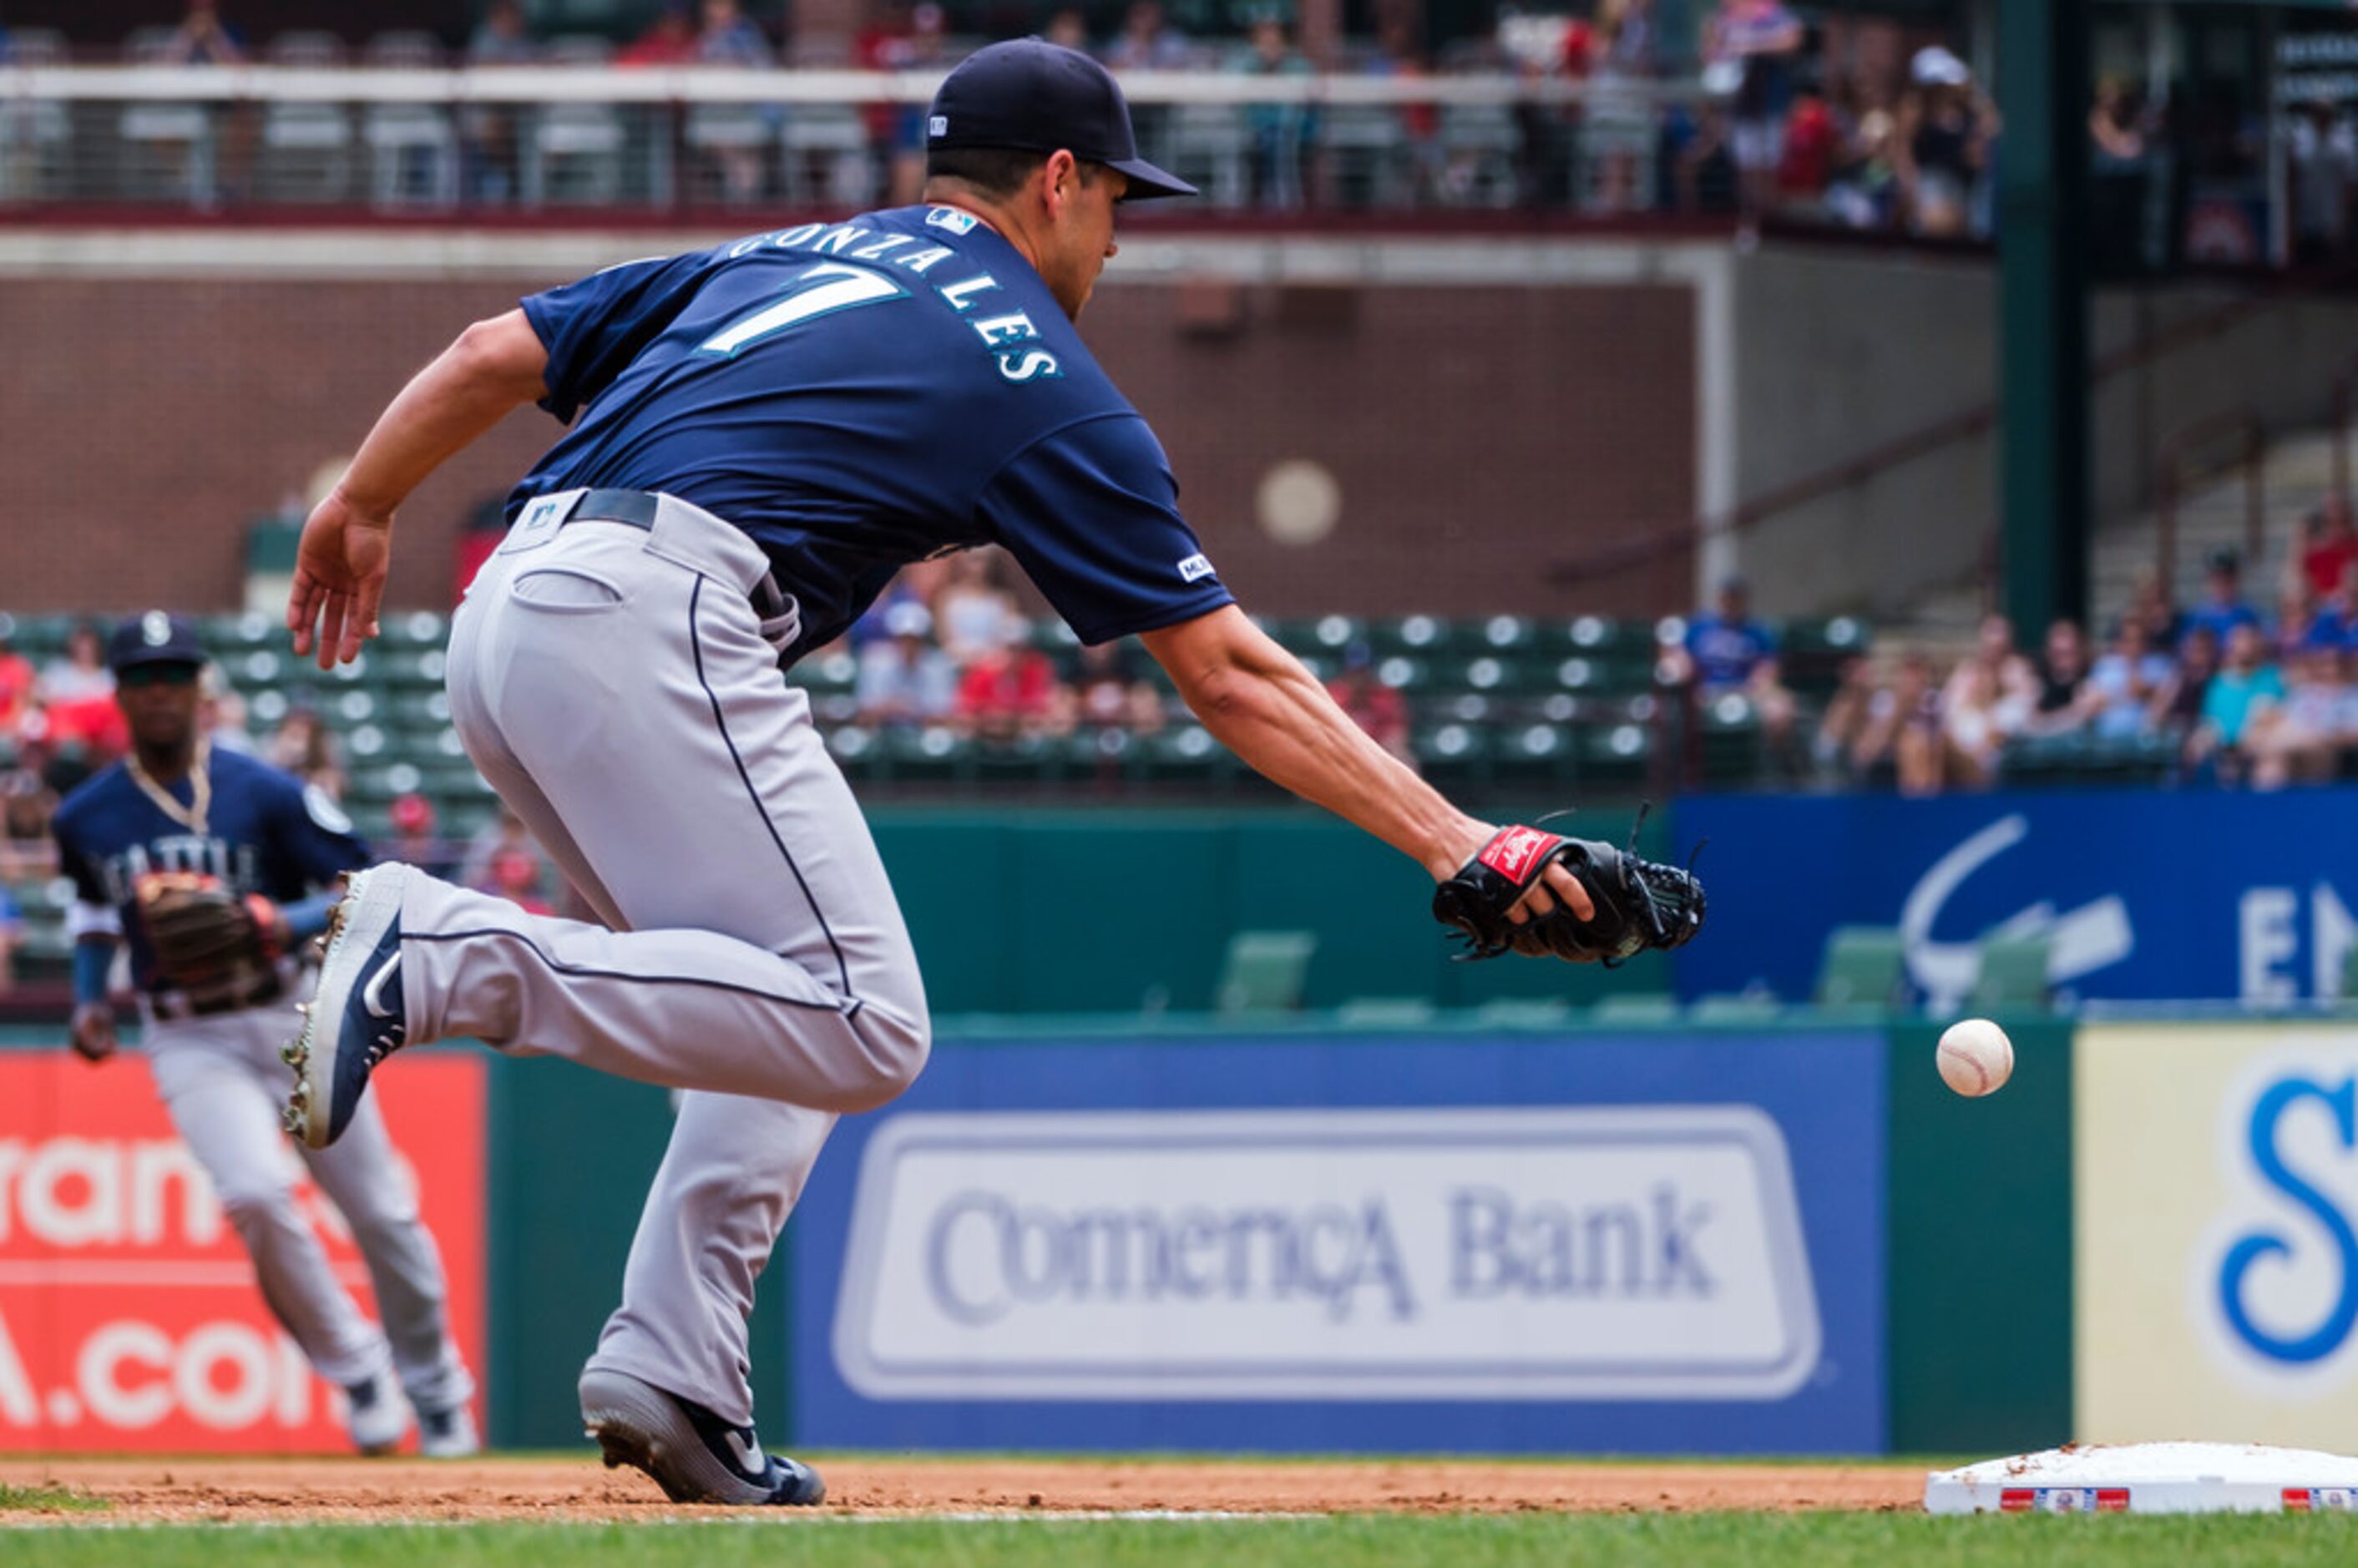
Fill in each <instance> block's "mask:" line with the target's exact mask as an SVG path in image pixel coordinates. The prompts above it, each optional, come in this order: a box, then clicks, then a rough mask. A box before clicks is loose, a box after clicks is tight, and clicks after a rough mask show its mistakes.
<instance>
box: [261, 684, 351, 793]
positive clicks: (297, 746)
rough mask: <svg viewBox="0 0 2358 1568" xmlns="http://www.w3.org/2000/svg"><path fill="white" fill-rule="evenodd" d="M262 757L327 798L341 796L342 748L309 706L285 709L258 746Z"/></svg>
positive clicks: (342, 787) (342, 781)
mask: <svg viewBox="0 0 2358 1568" xmlns="http://www.w3.org/2000/svg"><path fill="white" fill-rule="evenodd" d="M262 757H263V761H265V762H268V763H269V764H270V765H271V766H272V767H275V768H283V769H284V770H286V771H287V773H293V774H294V775H295V776H296V777H297V778H298V779H301V780H302V781H303V782H304V783H305V784H309V785H312V786H314V787H315V788H317V789H318V790H319V793H320V794H322V795H326V796H327V797H328V798H329V799H330V800H341V799H342V798H343V796H344V760H343V749H342V748H341V746H339V745H338V744H337V742H336V737H335V733H334V731H332V730H330V729H329V728H328V727H327V725H325V724H324V723H322V722H320V719H319V715H318V714H317V713H314V712H313V711H312V710H311V709H310V708H305V707H302V706H300V705H297V706H296V707H293V708H288V709H287V717H286V718H285V719H281V720H279V723H278V730H277V733H276V734H274V735H272V736H271V737H270V739H269V741H267V742H266V743H265V745H264V747H263V749H262Z"/></svg>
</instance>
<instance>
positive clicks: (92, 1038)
mask: <svg viewBox="0 0 2358 1568" xmlns="http://www.w3.org/2000/svg"><path fill="white" fill-rule="evenodd" d="M72 1028H73V1033H72V1035H71V1039H72V1042H73V1048H74V1051H75V1054H78V1055H80V1056H81V1058H82V1059H83V1060H84V1061H87V1062H103V1061H105V1060H106V1059H107V1058H108V1057H109V1056H112V1055H114V1008H113V1007H112V1006H110V1005H108V1004H107V1003H105V1002H103V1001H86V1002H82V1003H81V1004H80V1005H78V1006H76V1007H75V1009H74V1010H73V1026H72Z"/></svg>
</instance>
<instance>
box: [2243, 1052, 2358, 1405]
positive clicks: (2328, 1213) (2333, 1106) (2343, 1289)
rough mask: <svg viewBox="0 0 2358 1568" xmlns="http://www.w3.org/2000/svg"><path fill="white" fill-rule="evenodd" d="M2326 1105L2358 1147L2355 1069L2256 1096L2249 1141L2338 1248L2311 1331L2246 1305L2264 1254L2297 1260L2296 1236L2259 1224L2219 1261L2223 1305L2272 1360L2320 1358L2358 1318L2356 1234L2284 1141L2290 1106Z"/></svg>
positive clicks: (2279, 1186)
mask: <svg viewBox="0 0 2358 1568" xmlns="http://www.w3.org/2000/svg"><path fill="white" fill-rule="evenodd" d="M2312 1100H2313V1101H2317V1102H2319V1103H2320V1104H2322V1105H2323V1106H2324V1108H2326V1110H2327V1111H2328V1112H2329V1113H2330V1115H2331V1118H2332V1129H2333V1133H2334V1136H2335V1137H2336V1139H2337V1140H2338V1141H2339V1143H2340V1146H2341V1147H2342V1149H2343V1150H2345V1151H2351V1150H2358V1077H2349V1078H2344V1079H2342V1082H2341V1083H2339V1084H2337V1085H2332V1086H2331V1087H2329V1086H2327V1085H2324V1084H2320V1083H2318V1082H2316V1081H2315V1080H2313V1079H2310V1078H2305V1077H2288V1078H2280V1079H2278V1080H2277V1081H2276V1082H2275V1083H2272V1084H2270V1085H2269V1086H2268V1087H2266V1090H2264V1091H2263V1092H2262V1093H2261V1095H2260V1096H2259V1098H2257V1099H2256V1100H2255V1101H2254V1102H2253V1104H2252V1115H2251V1120H2250V1123H2249V1125H2248V1127H2247V1129H2246V1133H2245V1146H2246V1149H2247V1152H2249V1153H2250V1155H2251V1160H2252V1166H2253V1169H2254V1170H2255V1172H2256V1173H2257V1174H2258V1176H2259V1179H2260V1180H2261V1181H2262V1182H2263V1183H2265V1184H2266V1185H2268V1186H2269V1187H2272V1188H2274V1189H2275V1190H2276V1191H2277V1193H2279V1194H2281V1195H2283V1196H2284V1197H2285V1198H2287V1199H2288V1200H2289V1201H2290V1202H2292V1203H2293V1204H2295V1205H2296V1206H2299V1207H2300V1208H2301V1209H2303V1210H2305V1211H2306V1212H2307V1214H2308V1217H2309V1219H2310V1220H2311V1221H2312V1222H2313V1223H2314V1224H2315V1225H2316V1226H2317V1227H2318V1228H2319V1229H2320V1230H2322V1231H2324V1233H2325V1235H2326V1237H2327V1238H2328V1240H2329V1241H2330V1243H2331V1246H2332V1248H2333V1251H2334V1278H2335V1279H2336V1280H2337V1281H2339V1283H2338V1287H2337V1289H2336V1291H2335V1293H2334V1297H2333V1301H2332V1303H2331V1305H2330V1306H2329V1307H2327V1308H2326V1310H2325V1312H2324V1313H2323V1314H2322V1315H2321V1316H2320V1318H2319V1319H2318V1320H2317V1322H2316V1325H2315V1326H2313V1327H2312V1328H2310V1329H2309V1331H2308V1332H2307V1333H2305V1334H2300V1333H2296V1334H2292V1335H2280V1334H2277V1332H2275V1331H2274V1330H2272V1329H2270V1328H2268V1327H2266V1326H2264V1325H2261V1324H2260V1323H2258V1322H2256V1321H2255V1319H2254V1318H2253V1316H2252V1314H2251V1311H2250V1308H2249V1304H2248V1303H2249V1296H2250V1285H2251V1275H2252V1271H2254V1269H2255V1268H2256V1267H2257V1266H2258V1265H2259V1263H2260V1262H2261V1261H2262V1260H2266V1259H2271V1258H2273V1259H2277V1260H2280V1261H2281V1262H2282V1263H2290V1262H2291V1261H2292V1260H2293V1243H2292V1242H2291V1241H2289V1240H2288V1239H2286V1238H2285V1237H2284V1236H2282V1235H2280V1234H2278V1233H2277V1231H2275V1230H2272V1229H2255V1230H2253V1231H2251V1232H2250V1233H2248V1234H2246V1235H2244V1236H2242V1237H2240V1238H2237V1239H2236V1241H2235V1243H2234V1245H2233V1246H2232V1247H2230V1248H2228V1249H2227V1256H2226V1258H2225V1259H2224V1260H2223V1261H2222V1262H2221V1264H2220V1266H2219V1297H2218V1300H2219V1310H2220V1311H2221V1313H2222V1314H2224V1316H2225V1318H2226V1322H2227V1326H2228V1328H2229V1329H2230V1331H2232V1332H2233V1333H2234V1336H2235V1337H2236V1338H2237V1339H2238V1340H2240V1341H2242V1342H2243V1343H2244V1345H2245V1346H2249V1347H2250V1348H2251V1349H2253V1350H2255V1351H2257V1352H2258V1353H2259V1354H2260V1355H2262V1356H2264V1357H2267V1358H2268V1359H2269V1360H2271V1361H2275V1362H2278V1363H2282V1364H2284V1365H2286V1366H2288V1367H2291V1366H2302V1365H2306V1364H2308V1363H2310V1362H2315V1361H2321V1360H2323V1359H2325V1358H2326V1357H2329V1356H2331V1355H2332V1354H2333V1353H2334V1352H2335V1351H2337V1350H2339V1349H2341V1348H2342V1345H2343V1344H2344V1343H2345V1342H2347V1341H2348V1339H2349V1338H2350V1331H2351V1329H2352V1328H2353V1326H2358V1235H2353V1233H2352V1230H2351V1227H2350V1219H2349V1217H2348V1216H2347V1215H2345V1214H2344V1213H2343V1212H2342V1208H2341V1206H2339V1205H2338V1204H2336V1203H2335V1202H2334V1200H2333V1199H2332V1197H2331V1196H2330V1195H2327V1194H2325V1193H2323V1192H2320V1191H2319V1190H2318V1188H2317V1186H2316V1185H2315V1184H2313V1183H2312V1182H2310V1181H2309V1180H2308V1179H2305V1178H2304V1177H2303V1176H2302V1175H2301V1174H2300V1173H2298V1172H2296V1171H2294V1170H2293V1169H2292V1167H2291V1165H2290V1164H2289V1163H2288V1162H2287V1160H2286V1155H2285V1150H2284V1147H2283V1127H2282V1124H2283V1122H2284V1120H2285V1117H2286V1114H2287V1113H2288V1111H2290V1110H2292V1109H2294V1108H2296V1107H2299V1106H2302V1105H2304V1104H2305V1103H2307V1102H2309V1101H2312Z"/></svg>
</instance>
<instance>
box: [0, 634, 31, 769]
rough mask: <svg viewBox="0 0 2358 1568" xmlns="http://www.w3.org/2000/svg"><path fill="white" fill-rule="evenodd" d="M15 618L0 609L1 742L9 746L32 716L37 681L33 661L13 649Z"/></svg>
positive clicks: (23, 730)
mask: <svg viewBox="0 0 2358 1568" xmlns="http://www.w3.org/2000/svg"><path fill="white" fill-rule="evenodd" d="M15 638H16V618H15V617H14V616H12V615H9V614H7V613H5V612H0V746H9V747H11V749H13V742H14V741H16V738H17V737H18V736H20V735H22V734H23V733H24V732H25V726H26V724H27V721H29V720H30V719H32V717H33V692H34V687H35V684H36V677H35V676H34V674H33V661H32V660H30V659H28V658H27V657H25V655H24V654H20V653H18V652H16V643H15Z"/></svg>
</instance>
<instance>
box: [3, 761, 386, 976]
mask: <svg viewBox="0 0 2358 1568" xmlns="http://www.w3.org/2000/svg"><path fill="white" fill-rule="evenodd" d="M208 765H209V767H210V770H211V775H210V776H211V780H212V788H213V795H212V804H211V807H210V808H209V809H208V810H207V812H206V814H205V817H206V820H205V827H206V829H207V831H206V833H205V834H204V835H203V836H202V837H200V836H199V835H197V834H195V833H192V832H190V831H189V829H188V828H187V827H184V826H183V825H181V824H180V823H178V822H175V821H174V820H173V819H172V818H171V817H169V816H166V815H165V814H164V811H163V809H162V808H161V807H160V806H157V804H156V803H155V802H154V801H152V800H150V799H148V798H147V796H146V793H145V792H143V791H142V790H141V789H140V787H139V786H138V784H135V783H134V782H133V781H132V777H131V774H130V772H129V771H128V770H127V769H125V768H124V765H123V764H122V763H121V762H117V763H115V764H114V766H113V767H110V768H108V769H106V770H105V771H104V772H103V773H99V774H98V775H97V776H96V777H94V778H92V779H91V780H90V781H89V782H88V783H86V784H83V785H82V786H81V788H79V789H77V790H75V791H74V792H73V793H72V794H71V795H68V796H66V798H65V803H64V804H63V805H61V806H59V807H58V811H57V816H55V817H54V818H52V819H51V821H50V824H49V831H50V832H51V833H52V834H54V835H55V836H56V838H57V841H58V869H59V871H60V872H62V873H63V874H64V875H66V876H69V877H70V878H72V879H73V885H74V894H75V897H76V898H77V900H78V901H79V902H80V904H81V907H80V908H78V909H77V910H76V912H75V919H74V923H73V924H74V927H75V930H76V935H81V933H83V932H89V931H100V932H108V933H119V934H121V935H124V936H126V937H127V938H128V939H129V941H130V943H131V977H132V981H133V983H134V984H135V985H136V986H137V987H138V988H139V989H141V990H148V989H153V988H154V984H155V979H156V972H155V956H154V954H153V953H151V952H150V951H149V950H148V947H147V940H146V935H145V934H144V933H143V932H142V931H141V930H140V929H139V922H138V921H137V920H136V919H135V918H132V906H133V904H134V903H135V901H136V898H137V892H136V886H137V883H138V881H139V879H140V878H141V877H143V876H146V875H147V874H148V873H149V872H151V871H195V872H200V873H202V874H204V875H208V876H214V877H218V878H220V879H221V881H222V883H223V884H224V885H225V886H227V887H229V888H230V889H232V890H233V891H234V892H238V893H241V894H243V893H260V894H261V895H262V896H263V897H265V898H267V899H269V900H271V901H272V902H273V903H294V902H295V901H296V900H297V899H300V898H303V897H304V896H306V895H307V894H308V893H310V892H312V891H313V890H315V889H318V888H322V887H325V886H326V885H327V884H328V883H330V882H331V881H334V880H335V879H336V878H337V877H338V876H339V875H341V874H342V873H343V872H345V871H352V870H355V869H356V868H359V867H362V866H365V865H367V864H368V863H369V861H370V855H369V851H368V847H367V846H366V845H365V844H363V843H362V842H361V840H360V839H359V838H355V837H353V835H352V823H351V821H350V820H349V819H347V818H346V817H345V816H344V814H343V813H342V812H341V811H340V810H338V809H337V808H336V805H335V803H334V802H333V801H331V800H330V799H329V798H328V797H327V796H326V795H323V794H321V793H320V792H319V790H316V789H307V788H305V787H304V785H303V784H302V782H301V781H300V780H298V779H297V778H295V777H294V776H293V775H292V774H290V773H281V772H280V771H279V770H278V769H276V768H274V767H272V766H271V765H270V764H269V763H267V762H258V761H256V760H255V759H254V758H252V757H248V756H243V755H241V754H239V753H238V752H229V751H223V750H222V749H220V748H218V747H216V748H215V749H214V750H213V752H212V754H211V760H210V762H209V764H208ZM170 794H171V795H172V796H173V798H174V799H176V800H178V801H179V802H180V804H181V805H183V806H186V805H188V804H189V801H190V798H191V796H190V792H189V781H188V780H186V779H183V780H181V781H180V782H179V783H178V784H176V785H174V786H173V787H172V789H171V791H170ZM109 914H111V916H112V917H111V918H109V917H108V915H109Z"/></svg>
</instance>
